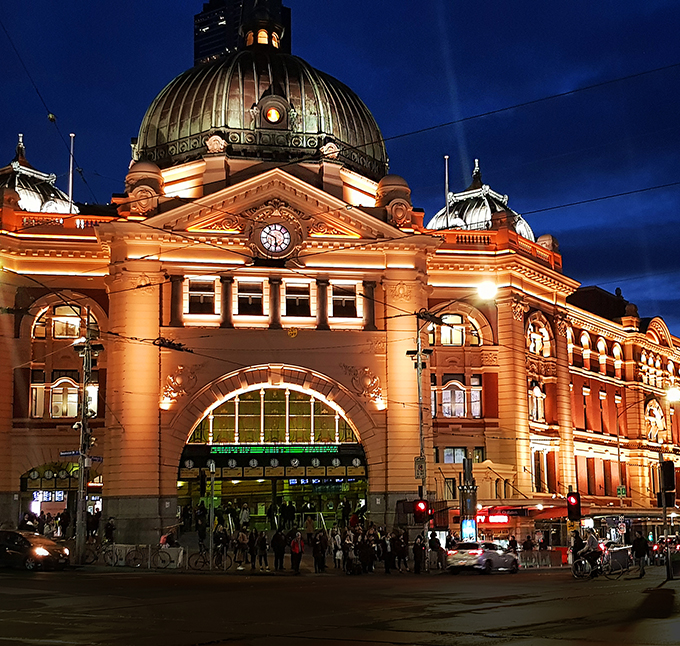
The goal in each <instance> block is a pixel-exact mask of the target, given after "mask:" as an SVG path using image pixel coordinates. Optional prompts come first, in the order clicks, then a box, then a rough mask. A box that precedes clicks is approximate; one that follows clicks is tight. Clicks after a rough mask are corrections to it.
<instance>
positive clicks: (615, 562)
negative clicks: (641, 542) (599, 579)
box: [571, 546, 631, 580]
mask: <svg viewBox="0 0 680 646" xmlns="http://www.w3.org/2000/svg"><path fill="white" fill-rule="evenodd" d="M601 550H602V551H601V553H600V554H599V555H598V557H597V559H595V560H594V561H593V562H591V561H589V560H588V559H587V558H586V557H584V556H580V557H578V558H577V559H575V560H574V562H573V564H572V566H571V573H572V574H573V576H574V578H575V579H591V578H593V577H595V576H598V575H600V574H601V575H603V576H604V577H605V578H606V579H609V580H616V579H619V578H620V577H621V576H622V575H623V574H624V573H630V571H631V568H630V558H629V556H628V553H626V555H625V558H624V557H620V556H617V555H616V554H615V553H614V552H613V551H612V550H609V549H607V548H605V547H604V546H602V547H601Z"/></svg>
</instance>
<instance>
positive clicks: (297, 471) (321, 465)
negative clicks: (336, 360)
mask: <svg viewBox="0 0 680 646" xmlns="http://www.w3.org/2000/svg"><path fill="white" fill-rule="evenodd" d="M211 465H212V470H211ZM213 478H214V481H213ZM367 489H368V486H367V462H366V456H365V453H364V449H363V447H362V445H361V442H360V438H359V432H358V430H357V428H356V426H355V425H354V424H353V422H352V420H351V419H350V418H349V417H348V415H347V413H346V412H345V411H344V410H343V408H342V407H341V406H340V405H339V404H338V403H336V401H334V400H333V399H331V398H330V397H329V395H328V394H324V393H322V392H319V391H318V390H314V389H312V388H310V387H309V386H308V385H305V384H298V383H288V382H285V381H281V382H279V383H275V384H273V383H270V382H269V381H268V382H265V383H251V384H246V385H242V386H241V387H240V388H236V389H235V390H233V391H232V392H230V393H228V394H227V395H226V396H224V397H223V398H221V399H220V400H219V401H218V402H215V403H214V404H212V405H211V406H210V407H209V408H208V409H207V410H206V411H205V413H204V414H203V415H202V417H201V418H200V419H198V420H197V421H196V423H195V424H194V426H193V428H192V430H191V433H190V435H189V438H188V441H187V443H186V445H185V447H184V450H183V452H182V457H181V460H180V468H179V484H178V503H179V504H180V506H182V507H185V506H186V505H191V506H192V507H195V506H196V505H197V504H199V502H200V501H201V500H203V501H204V502H205V504H206V506H209V504H210V497H211V495H210V494H211V490H212V491H214V496H213V499H214V500H213V501H214V504H215V507H216V508H218V510H219V509H221V510H222V511H223V512H224V513H223V517H224V518H225V523H227V524H228V525H230V526H231V527H232V529H233V527H234V526H235V525H236V524H237V522H238V521H237V520H236V518H237V516H236V514H234V513H226V512H228V511H230V510H232V509H240V508H242V507H243V505H244V504H247V505H248V507H249V509H250V514H251V522H250V526H251V527H253V526H255V527H257V528H259V529H265V528H271V527H274V526H279V525H281V523H282V522H283V521H285V520H286V519H285V518H282V514H280V513H279V511H280V506H281V504H282V503H285V507H287V508H288V512H287V514H288V516H289V520H288V523H286V524H287V525H289V526H290V525H291V524H293V523H295V524H297V525H298V526H301V525H302V524H303V522H304V519H305V518H306V517H307V516H308V515H312V516H313V518H314V519H315V521H316V525H317V527H324V526H325V527H331V526H332V525H333V524H334V523H336V522H337V523H338V524H342V523H343V522H346V520H347V516H346V515H347V511H345V515H344V516H343V509H348V510H351V511H356V510H362V509H365V506H366V493H367ZM345 500H346V501H347V503H348V505H347V506H346V505H344V504H341V503H343V502H344V501H345ZM292 509H294V510H295V511H294V513H293V511H292ZM272 510H276V513H273V511H272ZM218 515H219V512H218Z"/></svg>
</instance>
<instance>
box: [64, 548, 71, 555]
mask: <svg viewBox="0 0 680 646" xmlns="http://www.w3.org/2000/svg"><path fill="white" fill-rule="evenodd" d="M70 553H71V552H69V551H68V547H65V548H64V554H66V556H68V555H69V554H70Z"/></svg>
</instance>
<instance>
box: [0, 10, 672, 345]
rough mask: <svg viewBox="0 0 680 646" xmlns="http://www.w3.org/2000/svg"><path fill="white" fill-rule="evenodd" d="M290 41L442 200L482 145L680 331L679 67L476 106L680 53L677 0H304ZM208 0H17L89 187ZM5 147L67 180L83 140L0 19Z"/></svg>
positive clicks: (463, 179)
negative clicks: (20, 139)
mask: <svg viewBox="0 0 680 646" xmlns="http://www.w3.org/2000/svg"><path fill="white" fill-rule="evenodd" d="M287 4H288V5H289V6H290V7H291V8H292V16H293V53H295V54H297V55H298V56H301V57H302V58H304V59H306V60H307V61H309V62H310V63H311V64H312V65H314V66H315V67H317V68H319V69H321V70H323V71H325V72H328V73H329V74H332V75H333V76H336V77H337V78H339V79H340V80H342V81H343V82H345V83H346V84H347V85H349V86H350V87H351V88H352V89H354V90H355V91H356V92H357V93H358V94H359V96H361V97H362V98H363V99H364V101H365V102H366V104H367V105H368V107H369V108H370V109H371V110H372V111H373V114H374V115H375V117H376V119H377V121H378V124H379V125H380V127H381V129H382V132H383V135H384V136H385V137H386V138H387V139H388V142H387V146H388V152H389V154H390V159H391V171H392V172H394V173H397V174H399V175H403V176H404V177H405V178H406V179H407V180H408V181H409V183H410V185H411V188H412V190H413V201H414V204H415V205H416V206H420V207H422V208H424V209H425V210H426V213H427V215H428V216H431V215H432V214H434V212H435V211H436V210H438V209H439V208H441V206H442V205H443V201H444V197H443V196H444V162H443V156H444V155H445V154H448V155H450V157H451V189H452V190H461V189H463V188H464V187H465V186H467V184H468V183H469V175H470V172H471V170H472V167H473V163H474V162H473V160H474V159H475V158H479V159H480V160H481V167H482V173H483V178H484V181H485V183H488V184H490V185H491V187H492V188H493V189H494V190H496V191H498V192H500V193H504V194H507V195H509V197H510V202H509V204H510V206H511V207H512V208H513V209H514V210H516V211H518V212H519V213H522V214H524V215H525V217H526V219H527V220H528V221H529V223H530V224H531V226H532V228H533V229H534V231H535V232H536V234H537V235H540V234H542V233H552V234H553V235H555V236H556V237H557V238H558V240H559V241H560V245H561V251H562V254H563V256H564V267H565V272H566V273H567V274H568V275H570V276H572V277H574V278H576V279H577V280H579V281H581V282H582V283H583V284H599V285H600V286H602V287H603V288H605V289H608V290H610V291H614V289H615V288H616V287H621V289H622V290H623V294H624V296H625V297H626V298H628V299H629V300H631V301H633V302H635V303H637V304H638V306H639V309H640V314H641V315H642V316H652V315H660V316H663V317H664V318H665V320H666V321H667V323H668V324H669V326H670V327H671V330H672V331H673V332H674V333H675V334H680V299H679V298H678V286H679V285H680V248H679V243H680V233H679V230H678V222H679V221H680V215H679V214H680V186H674V187H670V188H665V189H660V190H652V191H646V192H640V193H636V194H633V195H629V196H626V197H620V198H616V199H608V200H603V201H600V202H595V203H590V204H584V205H580V206H571V207H567V208H554V207H560V206H562V205H565V204H570V203H573V202H579V201H582V200H589V199H593V198H599V197H604V196H608V195H613V194H618V193H623V192H628V191H636V190H639V189H646V188H649V187H654V186H659V185H664V184H671V183H674V182H680V173H679V172H678V169H680V146H679V145H678V144H679V143H680V119H678V105H679V104H680V66H678V67H673V68H671V69H667V70H664V71H658V72H656V73H652V74H643V75H640V76H635V77H633V78H629V79H627V80H622V81H621V82H618V83H615V84H609V85H605V86H603V87H600V88H597V89H592V90H588V91H584V92H579V93H576V94H573V95H570V96H567V97H562V98H557V99H554V100H550V101H546V102H541V103H538V104H534V105H530V106H527V107H520V108H516V109H513V110H507V111H503V112H501V113H498V114H495V115H492V116H487V117H482V118H476V119H470V120H467V121H465V122H464V123H461V124H458V125H453V126H449V127H446V128H440V129H437V130H434V131H431V132H428V133H423V134H418V135H413V136H408V137H401V138H396V139H391V138H393V137H397V136H398V135H402V134H404V133H409V132H412V131H415V130H418V129H420V128H424V127H428V126H434V125H437V124H440V123H445V122H450V121H452V120H455V119H458V118H461V117H471V116H474V115H478V114H481V113H484V112H488V111H493V110H498V109H500V108H505V107H508V106H513V105H517V104H520V103H524V102H527V101H532V100H535V99H540V98H542V97H546V96H550V95H553V94H558V93H563V92H567V91H571V90H575V89H578V88H581V87H584V86H590V85H596V84H598V83H602V82H604V81H609V80H611V79H616V78H621V77H629V76H633V75H639V74H640V73H642V72H647V71H649V70H654V69H657V68H663V67H667V66H671V65H675V64H679V63H680V39H678V37H677V29H678V27H679V26H680V3H678V2H677V0H646V1H645V2H638V1H632V0H598V2H593V1H592V0H572V1H571V2H545V0H513V2H507V0H486V1H485V2H452V1H451V0H423V1H422V2H417V3H416V2H413V1H412V0H410V1H407V0H394V1H392V2H389V3H388V2H384V3H383V2H366V0H363V1H359V0H342V1H340V0H335V1H328V2H319V1H318V0H289V2H288V3H287ZM201 6H202V4H201V2H200V1H198V0H197V1H189V0H183V1H182V2H168V1H167V0H165V1H162V0H145V1H144V2H132V1H131V0H122V1H119V2H117V3H99V2H91V1H85V0H71V1H70V2H60V3H55V2H53V1H47V0H33V1H32V2H30V3H18V2H17V3H8V6H4V7H3V12H2V21H3V23H4V25H5V27H6V28H7V29H8V31H9V32H10V34H11V36H12V39H13V41H14V44H15V45H16V47H17V48H18V49H19V51H20V53H21V55H22V57H23V60H24V62H25V64H26V66H27V67H28V69H29V71H30V73H31V75H32V76H33V79H34V81H35V83H36V85H37V87H38V89H39V91H40V93H41V94H42V96H43V98H44V99H45V102H46V103H47V105H48V106H49V109H50V111H51V112H53V113H54V114H55V115H57V125H58V128H59V131H60V132H61V133H62V134H63V136H64V137H65V138H66V139H68V134H69V132H75V133H76V135H77V137H76V158H77V163H78V165H79V166H80V167H81V168H82V169H83V173H84V176H85V178H86V180H87V184H88V185H89V188H88V186H86V185H85V184H84V182H83V181H81V180H76V184H75V197H76V199H77V200H80V201H98V202H107V201H108V200H109V199H110V197H111V194H112V193H115V192H120V191H121V190H122V188H123V179H124V176H125V172H126V169H127V165H128V162H129V158H130V147H129V142H130V138H131V137H133V136H135V135H136V134H137V131H138V128H139V123H140V121H141V119H142V117H143V115H144V112H145V110H146V108H147V107H148V105H149V104H150V102H151V101H152V100H153V98H154V97H155V96H156V94H157V93H158V92H159V91H160V90H161V89H162V88H163V86H164V85H165V84H166V83H167V82H168V81H170V80H171V79H172V78H174V77H175V76H176V75H177V74H179V73H180V72H182V71H183V70H185V69H187V68H189V67H191V65H192V62H193V14H194V13H196V12H198V11H200V9H201ZM0 60H2V61H3V67H4V71H5V74H4V75H3V76H4V79H3V91H2V92H0V118H1V123H2V126H1V127H0V162H2V163H5V162H8V161H9V160H10V159H11V158H12V156H13V154H14V147H15V145H16V135H17V133H18V132H23V133H24V135H25V141H26V145H27V150H28V158H29V160H30V161H31V163H32V164H33V165H34V166H36V167H38V168H40V169H41V170H45V171H49V172H54V173H56V174H57V175H58V176H59V181H58V183H59V185H60V186H61V187H62V188H64V189H65V188H66V186H67V178H66V171H67V168H68V151H67V148H66V147H65V144H64V143H63V142H62V140H61V138H60V136H59V133H58V131H57V128H55V126H54V125H53V124H51V123H50V122H49V121H48V120H47V118H46V110H45V108H44V107H43V105H42V103H41V101H40V99H39V98H38V96H37V94H36V92H35V90H34V89H33V87H32V85H31V82H30V80H29V78H28V76H27V75H26V73H25V72H24V70H23V69H22V67H21V64H20V63H19V61H18V59H17V57H16V55H15V53H14V51H13V50H12V49H11V46H10V44H9V42H8V39H7V37H6V36H5V34H4V33H3V32H2V31H0Z"/></svg>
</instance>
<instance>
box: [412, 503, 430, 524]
mask: <svg viewBox="0 0 680 646" xmlns="http://www.w3.org/2000/svg"><path fill="white" fill-rule="evenodd" d="M427 507H428V505H427V500H423V499H422V498H421V499H420V500H416V501H415V502H414V503H413V520H414V522H415V524H416V525H424V524H425V523H426V522H427V521H428V520H429V516H430V515H429V512H428V508H427Z"/></svg>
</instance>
